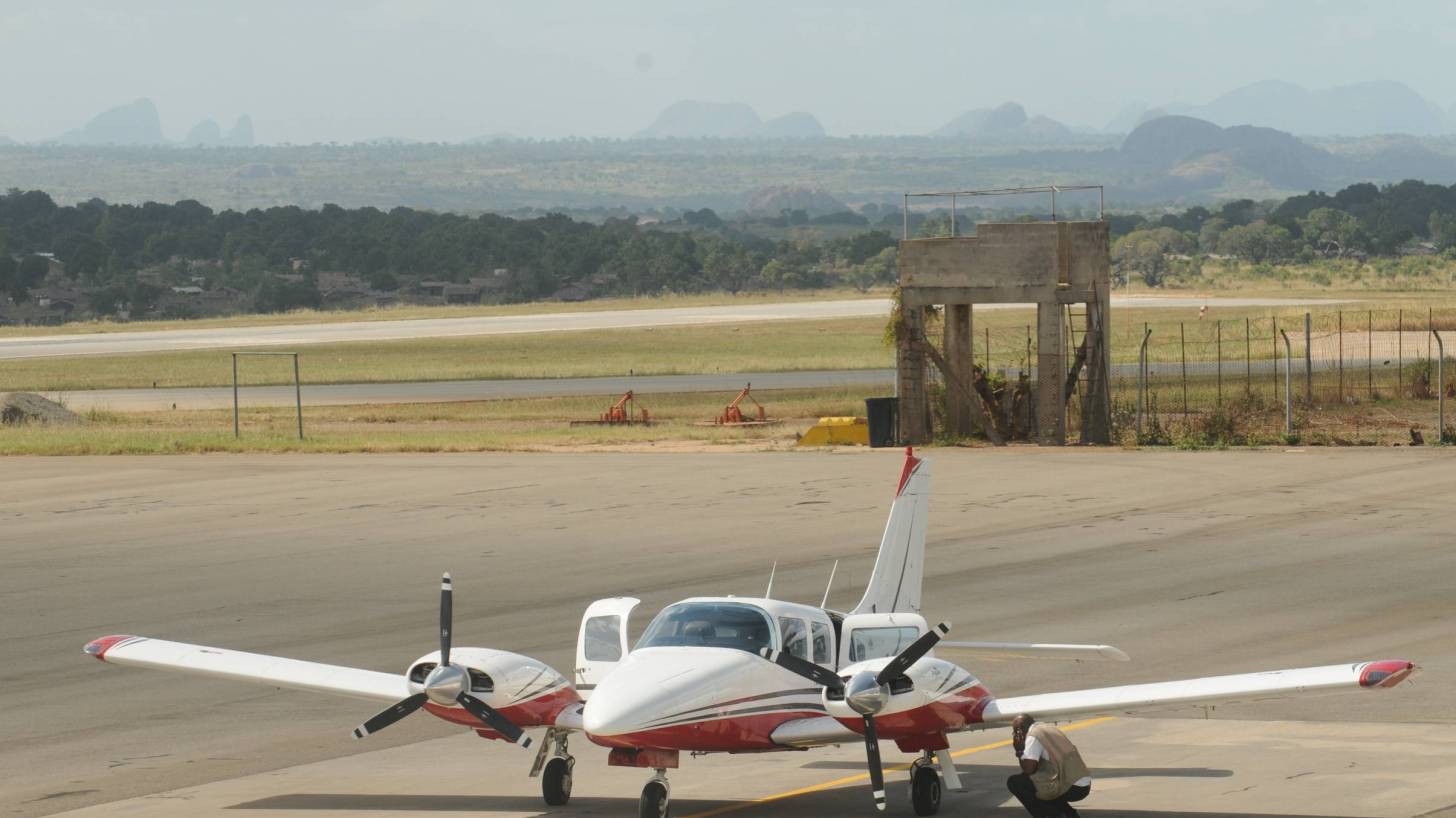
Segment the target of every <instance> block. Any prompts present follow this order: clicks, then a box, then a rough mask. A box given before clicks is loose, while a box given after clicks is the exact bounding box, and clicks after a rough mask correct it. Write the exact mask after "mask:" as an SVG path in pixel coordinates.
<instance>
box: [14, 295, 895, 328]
mask: <svg viewBox="0 0 1456 818" xmlns="http://www.w3.org/2000/svg"><path fill="white" fill-rule="evenodd" d="M889 294H890V293H889V290H888V289H880V290H879V291H872V292H868V293H862V292H860V291H858V290H855V289H851V288H848V287H845V288H837V289H829V290H785V291H782V292H779V291H772V292H751V293H739V294H737V295H733V294H730V293H722V292H719V293H695V294H687V295H678V294H666V295H653V296H641V297H638V298H602V299H595V300H592V301H581V302H576V303H569V304H568V303H563V302H560V301H534V302H531V303H528V304H454V305H444V306H430V305H422V304H400V305H397V306H392V307H366V308H364V309H358V310H308V309H302V310H293V311H290V312H284V313H261V314H251V315H228V316H220V317H217V318H194V319H187V320H165V321H163V320H158V321H111V320H106V319H98V320H94V321H76V322H74V323H70V324H62V325H60V326H54V327H0V338H8V337H17V336H33V335H87V334H94V333H105V332H147V331H155V330H168V329H209V328H213V327H272V326H285V325H288V326H292V325H298V324H341V323H345V322H349V321H403V320H407V319H415V318H473V317H476V316H490V315H541V314H543V313H570V312H603V311H606V310H653V309H667V308H670V307H716V306H735V305H749V304H779V303H785V302H790V301H840V300H846V299H855V298H885V297H887V296H888V295H889Z"/></svg>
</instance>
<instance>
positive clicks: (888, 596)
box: [851, 448, 930, 614]
mask: <svg viewBox="0 0 1456 818" xmlns="http://www.w3.org/2000/svg"><path fill="white" fill-rule="evenodd" d="M929 503H930V462H929V461H926V460H921V459H920V458H918V457H916V456H915V452H914V450H912V449H908V448H907V449H906V450H905V467H904V469H903V470H902V471H901V472H900V486H899V488H898V489H897V490H896V492H895V503H894V505H892V506H890V519H889V520H888V521H887V522H886V523H885V535H884V537H883V538H882V539H881V540H880V553H879V556H877V557H876V558H875V570H874V573H873V574H871V575H870V582H869V585H868V586H867V587H866V588H865V593H864V598H863V599H861V600H860V601H859V605H857V606H855V609H854V610H853V611H851V613H857V614H860V613H920V587H921V585H922V583H923V581H924V577H925V529H926V526H927V524H928V520H929Z"/></svg>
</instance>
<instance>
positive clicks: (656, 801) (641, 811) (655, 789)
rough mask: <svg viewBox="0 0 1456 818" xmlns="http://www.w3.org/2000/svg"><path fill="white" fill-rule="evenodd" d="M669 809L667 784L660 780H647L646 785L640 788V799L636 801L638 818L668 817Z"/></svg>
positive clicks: (670, 808) (670, 807)
mask: <svg viewBox="0 0 1456 818" xmlns="http://www.w3.org/2000/svg"><path fill="white" fill-rule="evenodd" d="M671 810H672V806H671V804H669V803H668V798H667V785H666V784H665V783H663V782H661V781H656V780H653V781H648V782H647V786H645V787H643V788H642V800H641V801H638V802H637V816H638V818H669V816H670V815H671Z"/></svg>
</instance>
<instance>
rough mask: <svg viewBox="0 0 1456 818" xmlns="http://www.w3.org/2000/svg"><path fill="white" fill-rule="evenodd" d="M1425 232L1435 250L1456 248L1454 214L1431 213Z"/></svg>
mask: <svg viewBox="0 0 1456 818" xmlns="http://www.w3.org/2000/svg"><path fill="white" fill-rule="evenodd" d="M1427 230H1428V231H1429V235H1430V237H1431V242H1432V243H1434V244H1435V245H1436V249H1438V250H1450V249H1452V248H1456V213H1432V214H1431V217H1430V219H1429V220H1428V221H1427Z"/></svg>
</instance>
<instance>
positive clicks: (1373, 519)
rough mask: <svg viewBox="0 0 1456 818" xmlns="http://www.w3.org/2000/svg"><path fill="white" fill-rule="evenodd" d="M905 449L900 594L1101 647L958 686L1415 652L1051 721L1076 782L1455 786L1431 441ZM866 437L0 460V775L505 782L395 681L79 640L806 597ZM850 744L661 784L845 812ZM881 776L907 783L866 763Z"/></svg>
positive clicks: (283, 651)
mask: <svg viewBox="0 0 1456 818" xmlns="http://www.w3.org/2000/svg"><path fill="white" fill-rule="evenodd" d="M930 457H931V458H932V459H933V462H934V468H935V470H936V477H935V483H934V494H933V501H932V511H931V518H930V524H931V530H930V544H929V554H928V569H927V584H926V594H925V596H926V604H927V611H926V613H927V615H929V616H931V617H934V618H944V619H947V620H950V621H952V622H954V623H955V625H956V631H955V633H956V635H957V636H958V637H960V638H964V639H1006V640H1041V641H1082V642H1094V641H1095V642H1104V641H1105V642H1109V643H1112V644H1116V645H1118V646H1119V647H1121V648H1123V649H1124V650H1126V651H1128V652H1129V653H1130V654H1131V655H1132V657H1133V661H1132V662H1131V663H1128V664H1066V663H1060V662H994V663H983V664H979V665H976V666H974V668H973V669H974V670H975V671H976V672H977V675H978V676H980V678H981V679H982V680H983V681H984V682H985V683H986V684H987V685H988V686H989V687H990V688H991V689H992V690H993V691H994V692H997V693H1000V694H1002V695H1012V694H1016V693H1033V692H1044V691H1051V690H1059V689H1075V688H1081V687H1091V686H1100V685H1106V684H1117V683H1124V682H1129V683H1130V682H1143V681H1155V680H1164V679H1175V678H1182V677H1191V676H1200V675H1211V674H1219V673H1234V672H1243V671H1253V670H1260V669H1272V668H1279V667H1297V666H1304V665H1317V664H1328V663H1336V662H1345V661H1357V660H1364V659H1379V658H1408V659H1412V660H1415V661H1417V662H1418V663H1419V664H1421V665H1422V666H1423V668H1424V672H1423V673H1422V675H1420V676H1417V677H1416V678H1415V679H1414V680H1413V681H1412V682H1409V683H1407V684H1406V685H1403V686H1401V687H1400V688H1396V689H1395V690H1390V691H1378V692H1371V691H1355V692H1352V693H1349V694H1342V695H1334V696H1322V697H1317V698H1309V699H1287V700H1282V701H1266V702H1257V703H1249V704H1241V705H1236V706H1235V705H1230V706H1224V707H1219V708H1216V709H1213V710H1212V711H1205V710H1202V709H1198V710H1184V711H1176V712H1170V713H1160V714H1157V717H1156V718H1119V719H1115V720H1111V721H1106V722H1096V723H1092V724H1088V725H1085V726H1083V727H1082V728H1080V729H1079V730H1078V731H1077V732H1076V733H1075V734H1074V736H1075V737H1076V740H1077V741H1078V742H1079V743H1080V744H1082V746H1083V748H1084V751H1086V752H1087V753H1088V754H1089V756H1091V760H1092V764H1093V767H1094V772H1096V774H1097V776H1098V784H1097V785H1096V787H1095V788H1094V799H1095V800H1092V801H1089V802H1088V803H1087V806H1086V808H1085V809H1084V812H1085V813H1088V814H1101V815H1137V816H1142V815H1152V814H1158V815H1186V816H1200V817H1202V816H1213V815H1235V814H1237V815H1260V816H1266V815H1267V816H1272V815H1323V816H1386V815H1390V816H1413V815H1421V814H1425V815H1428V816H1433V815H1441V814H1448V813H1447V812H1446V810H1448V809H1452V808H1453V807H1452V805H1456V746H1453V745H1456V742H1453V740H1452V739H1451V738H1450V736H1449V734H1450V725H1451V722H1452V721H1453V718H1456V689H1453V687H1452V686H1451V685H1450V683H1449V681H1448V680H1449V679H1450V676H1451V674H1452V673H1453V672H1456V643H1453V642H1452V640H1451V638H1450V634H1451V633H1452V631H1453V626H1456V595H1453V594H1451V592H1450V577H1452V576H1453V575H1456V573H1453V572H1456V549H1453V547H1452V539H1451V531H1452V530H1453V528H1456V525H1453V524H1456V508H1453V506H1452V504H1451V502H1450V498H1451V497H1452V496H1456V469H1452V467H1451V459H1450V458H1451V454H1450V453H1449V452H1446V451H1442V450H1436V449H1425V450H1419V449H1416V450H1413V449H1380V450H1329V451H1322V450H1299V451H1261V452H1212V453H1210V452H1202V453H1184V452H1118V451H1105V450H1104V451H1093V450H1072V449H1067V450H1039V449H1012V450H998V451H992V450H985V449H977V450H949V451H934V452H931V453H930ZM899 467H900V457H899V455H898V453H897V452H894V451H873V452H872V451H866V450H855V451H835V452H812V453H810V452H786V453H713V454H701V455H699V454H673V455H655V454H600V453H598V454H580V455H568V454H562V455H502V454H464V455H359V456H220V455H215V456H198V457H150V458H122V457H117V458H7V459H4V460H0V498H3V500H0V522H3V524H4V531H5V535H4V537H3V539H0V622H3V623H4V629H3V632H0V682H3V683H0V736H4V737H5V741H4V742H0V770H4V771H5V773H4V775H3V776H0V813H3V814H4V815H16V816H30V815H45V814H54V813H65V812H70V811H74V810H78V809H81V808H83V807H86V808H89V809H87V811H86V812H85V813H84V814H85V815H90V816H101V815H108V816H109V815H148V816H151V815H157V816H169V815H179V816H180V815H189V816H191V815H224V814H226V815H229V816H233V818H236V816H237V814H238V810H244V811H245V812H246V811H251V810H257V811H262V812H263V814H269V815H309V816H323V815H364V814H372V813H374V812H377V811H378V810H387V811H389V812H390V814H393V815H410V814H428V813H438V812H442V811H443V812H467V811H468V812H477V813H484V814H491V815H516V814H521V815H535V814H540V813H542V812H544V811H546V810H545V808H544V807H543V806H542V805H541V803H540V801H539V796H538V795H537V791H536V786H537V785H536V782H534V781H531V780H529V779H527V778H525V770H526V768H527V766H528V765H529V761H530V759H529V757H528V754H525V753H522V752H521V751H520V750H518V749H516V748H513V747H509V746H504V745H499V744H492V743H488V742H483V741H480V740H479V739H476V738H474V737H473V736H469V735H460V734H457V733H455V732H454V731H453V730H452V729H451V728H450V727H449V726H447V725H445V724H443V723H441V722H438V721H436V720H433V719H429V718H424V717H417V718H411V719H407V720H406V721H405V722H402V723H400V724H398V725H396V726H394V727H392V728H391V729H390V730H388V731H386V732H384V733H381V734H379V735H377V736H371V737H370V738H369V739H368V740H367V741H364V742H356V741H354V740H352V739H351V738H350V737H349V730H350V729H351V728H353V727H354V726H355V725H357V724H358V723H359V722H360V721H361V720H362V719H363V718H364V717H366V716H368V715H370V714H371V713H372V712H373V708H372V706H370V705H368V704H367V703H360V702H356V701H352V700H346V699H335V698H331V697H327V696H320V695H311V694H305V693H298V692H284V691H275V690H271V689H267V688H259V687H254V686H250V685H243V684H232V683H221V682H216V681H210V680H201V679H195V678H189V677H186V676H182V675H174V674H166V673H160V672H151V671H143V670H137V669H130V668H121V667H109V666H106V665H102V664H100V663H97V662H95V661H93V660H91V659H89V658H87V657H86V656H84V655H83V654H82V653H81V646H82V645H83V644H84V643H85V642H86V641H87V640H89V639H91V638H94V637H96V636H100V635H104V634H110V633H138V634H145V635H152V636H157V637H163V638H171V639H177V640H183V641H192V642H199V643H203V644H215V645H220V646H226V647H232V648H238V649H243V650H253V651H259V652H264V653H274V654H279V655H284V656H292V657H298V658H305V659H315V660H319V661H325V662H336V663H341V664H350V665H355V666H360V667H368V668H374V669H379V670H387V671H393V670H403V668H404V667H406V666H407V665H408V664H409V662H410V661H411V660H412V659H414V658H415V657H416V656H418V655H421V654H423V653H426V652H428V651H430V650H431V649H433V647H434V642H435V637H436V634H435V628H436V616H437V613H436V605H437V596H436V594H437V588H438V576H439V574H440V572H442V571H445V570H449V571H451V572H453V573H454V576H455V583H456V594H455V615H456V626H455V632H456V635H457V642H458V643H462V644H482V645H489V646H493V647H501V648H506V649H510V650H516V651H520V652H524V653H529V654H532V655H535V656H538V657H539V658H541V659H543V660H545V661H547V662H549V663H551V664H553V665H554V666H556V667H558V668H570V666H571V651H572V647H573V645H572V643H573V640H574V634H575V631H576V626H577V620H578V618H579V616H580V613H581V611H582V609H583V608H584V607H585V606H586V604H587V603H589V602H590V601H591V600H593V599H596V598H599V597H605V596H614V595H621V594H633V595H636V596H640V597H641V598H642V599H643V600H644V605H643V607H642V608H641V609H640V611H648V612H650V611H655V610H656V609H658V608H659V607H661V606H662V605H663V604H666V603H668V602H671V601H673V600H676V599H680V598H683V597H687V596H691V595H695V594H703V593H734V594H742V595H756V594H759V593H762V590H763V587H764V583H765V582H766V581H767V578H768V572H769V566H770V565H771V564H772V563H773V562H774V561H776V560H777V561H778V563H779V566H778V576H777V579H776V581H775V585H774V587H775V591H776V594H777V595H780V596H783V597H784V598H788V599H794V600H799V601H813V602H817V601H818V599H819V597H820V596H821V595H822V594H823V592H824V583H825V581H826V580H827V578H828V576H829V570H830V566H831V564H832V563H833V561H834V560H835V559H836V558H837V559H840V560H841V563H840V567H839V571H838V578H837V580H836V582H835V585H834V588H833V589H831V594H830V604H831V606H836V607H841V608H844V607H849V606H852V605H853V603H854V601H855V599H857V598H858V593H859V591H860V590H861V589H862V586H863V582H864V580H865V578H866V577H867V575H868V572H869V568H870V565H871V563H872V561H873V557H874V551H875V547H876V544H877V542H878V539H879V533H880V528H881V527H882V526H883V521H884V515H885V511H886V508H887V506H888V502H889V500H890V498H891V496H892V493H893V484H894V480H895V478H896V476H897V475H898V473H899ZM649 615H650V613H646V614H639V617H638V618H637V621H636V622H635V623H634V624H635V627H636V628H637V629H640V628H641V627H642V626H643V625H645V624H646V619H647V617H648V616H649ZM1205 718H1206V719H1207V720H1206V721H1205V720H1204V719H1205ZM1003 738H1004V737H1003V736H1001V735H1000V734H999V733H989V734H983V733H973V734H966V735H963V736H959V737H957V738H956V740H955V747H956V748H957V749H958V750H962V751H965V752H964V753H963V756H962V760H963V763H964V764H966V765H967V769H968V780H969V781H970V782H971V784H972V789H973V792H971V793H969V794H966V795H954V796H948V797H947V799H948V800H947V805H946V809H945V811H944V812H943V814H986V815H995V816H1008V818H1009V816H1012V815H1015V814H1017V813H1016V812H1015V811H1014V810H1012V809H1011V808H1010V807H1009V806H1007V802H1006V801H1005V799H1004V798H1002V797H1001V792H1000V791H999V789H998V787H999V786H1000V782H1001V781H1003V780H1004V778H1005V775H1007V774H1009V771H1010V769H1011V764H1010V755H1009V752H1008V751H1007V750H1006V749H1005V748H1004V747H998V746H995V745H996V743H997V742H999V741H1000V740H1002V739H1003ZM574 746H575V749H576V750H577V751H578V755H579V757H580V759H581V761H580V763H579V764H578V767H577V771H578V775H577V784H576V794H575V796H574V798H573V801H572V804H571V805H570V806H568V807H567V808H565V809H562V810H553V811H551V814H553V815H563V816H567V815H585V814H591V815H623V816H627V815H632V814H634V811H635V809H636V797H637V794H638V792H639V790H640V788H641V785H642V783H643V780H645V775H644V774H643V772H642V771H633V770H620V769H606V768H603V767H602V766H601V763H600V762H601V758H600V755H601V753H600V752H598V751H597V750H595V749H593V748H591V747H589V746H587V745H586V744H585V742H581V741H579V740H578V741H577V742H576V743H575V745H574ZM978 748H980V749H978ZM884 751H885V755H886V761H887V763H894V762H897V761H900V760H902V758H903V757H902V755H901V754H900V753H898V752H896V751H895V750H894V749H893V747H892V746H891V745H886V746H885V748H884ZM860 763H861V762H860V751H859V750H858V749H857V748H853V747H845V748H841V749H839V750H830V751H827V752H815V753H806V754H798V753H793V754H782V755H780V754H771V755H765V756H753V757H709V758H705V759H696V760H688V759H686V758H685V759H684V764H683V768H682V769H680V770H677V771H674V772H673V774H672V779H673V782H674V795H675V798H676V799H677V800H676V801H675V809H674V814H676V815H678V816H680V818H687V816H690V815H699V816H707V815H721V814H728V813H742V814H743V815H745V816H749V815H817V814H858V813H859V812H860V811H861V810H863V814H871V813H872V809H870V807H869V804H868V796H867V795H866V794H865V793H864V792H863V791H862V790H864V785H863V782H862V781H857V780H856V779H855V778H854V777H855V776H857V775H858V774H859V773H860V771H861V767H860V766H859V764H860ZM898 775H899V776H900V777H899V778H897V779H895V780H896V781H898V782H903V775H904V774H903V773H900V774H898ZM836 782H837V783H836ZM803 788H810V789H811V791H809V792H804V793H800V794H796V795H792V796H790V797H782V798H779V800H775V801H773V802H771V805H765V804H758V803H754V801H756V800H757V799H764V798H770V797H777V796H783V795H784V794H785V793H790V792H791V791H797V790H800V789H803ZM891 799H892V804H891V811H892V813H894V814H897V815H908V814H910V809H909V804H908V803H907V801H906V798H905V793H904V787H903V784H902V783H895V784H894V785H893V786H892V788H891ZM955 799H960V800H955ZM862 802H863V803H862ZM1451 814H1456V813H1451Z"/></svg>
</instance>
